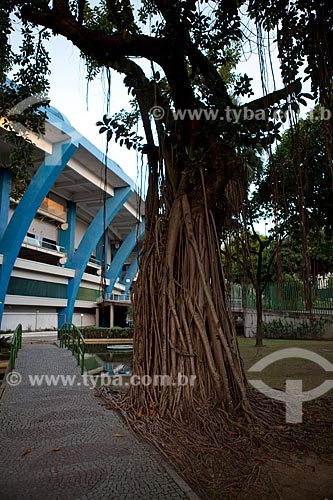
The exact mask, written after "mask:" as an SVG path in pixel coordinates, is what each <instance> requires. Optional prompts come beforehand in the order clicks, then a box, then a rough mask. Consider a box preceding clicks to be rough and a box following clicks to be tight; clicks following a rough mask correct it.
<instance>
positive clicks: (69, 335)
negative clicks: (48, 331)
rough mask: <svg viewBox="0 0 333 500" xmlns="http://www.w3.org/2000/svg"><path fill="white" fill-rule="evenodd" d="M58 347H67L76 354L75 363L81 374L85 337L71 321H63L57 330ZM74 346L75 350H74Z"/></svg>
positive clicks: (82, 370)
mask: <svg viewBox="0 0 333 500" xmlns="http://www.w3.org/2000/svg"><path fill="white" fill-rule="evenodd" d="M59 340H60V347H67V349H69V350H71V351H72V354H73V356H74V355H76V359H77V364H78V365H80V367H81V375H83V373H84V354H85V339H84V336H83V335H82V333H81V331H80V329H79V328H78V327H77V326H75V325H74V324H73V323H64V324H63V325H62V327H61V328H60V330H59ZM75 347H76V352H75Z"/></svg>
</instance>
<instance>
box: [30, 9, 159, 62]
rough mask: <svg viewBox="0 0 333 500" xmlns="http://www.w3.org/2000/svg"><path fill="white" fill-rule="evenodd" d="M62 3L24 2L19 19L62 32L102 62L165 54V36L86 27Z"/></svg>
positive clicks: (156, 56) (83, 50) (86, 52)
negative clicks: (40, 4)
mask: <svg viewBox="0 0 333 500" xmlns="http://www.w3.org/2000/svg"><path fill="white" fill-rule="evenodd" d="M66 4H67V2H66V1H65V0H58V1H57V2H56V3H55V5H54V8H53V9H52V10H51V9H50V8H48V7H46V8H44V9H43V10H39V9H36V8H34V7H32V6H30V5H27V4H25V5H23V6H22V8H21V14H22V17H23V19H26V20H27V21H30V22H32V23H33V24H36V25H42V26H44V27H46V28H49V29H51V30H52V31H54V33H57V34H59V35H62V36H64V37H65V38H67V39H68V40H70V41H72V42H73V43H74V45H76V46H77V47H78V48H79V49H80V50H82V52H84V53H85V54H86V55H89V56H92V57H94V58H95V59H96V60H97V61H98V62H99V63H100V64H103V65H106V66H108V65H109V60H110V58H113V59H115V58H122V57H126V56H127V57H130V56H141V57H145V58H147V59H152V60H154V61H156V62H157V63H158V64H161V62H162V61H163V60H164V58H165V57H166V56H169V42H168V41H167V40H166V39H165V38H154V37H150V36H147V35H133V34H129V33H126V34H114V35H106V34H104V33H102V32H101V31H98V30H95V29H94V30H90V29H88V28H86V27H85V26H81V25H80V24H79V23H78V22H77V21H76V20H75V18H74V17H73V16H72V15H71V14H70V12H69V11H68V10H67V9H66ZM67 6H68V4H67Z"/></svg>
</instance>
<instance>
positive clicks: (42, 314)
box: [1, 306, 58, 331]
mask: <svg viewBox="0 0 333 500" xmlns="http://www.w3.org/2000/svg"><path fill="white" fill-rule="evenodd" d="M37 311H38V312H37ZM19 323H21V325H22V327H23V330H30V331H35V330H48V329H53V328H57V325H58V314H57V310H56V308H52V307H28V306H11V307H10V309H9V308H7V309H6V310H5V312H4V315H3V319H2V324H1V327H2V330H15V328H16V327H17V325H18V324H19Z"/></svg>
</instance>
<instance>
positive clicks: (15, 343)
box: [9, 324, 22, 372]
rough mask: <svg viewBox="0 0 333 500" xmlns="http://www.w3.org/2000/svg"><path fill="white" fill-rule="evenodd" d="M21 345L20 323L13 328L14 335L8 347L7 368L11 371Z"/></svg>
mask: <svg viewBox="0 0 333 500" xmlns="http://www.w3.org/2000/svg"><path fill="white" fill-rule="evenodd" d="M21 347H22V325H21V324H19V325H17V327H16V328H15V332H14V335H13V337H12V343H11V348H10V358H9V370H10V371H11V372H12V371H13V370H14V368H15V361H16V358H17V354H18V352H19V350H20V349H21Z"/></svg>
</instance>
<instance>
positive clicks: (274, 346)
mask: <svg viewBox="0 0 333 500" xmlns="http://www.w3.org/2000/svg"><path fill="white" fill-rule="evenodd" d="M238 340H239V345H240V351H241V355H242V359H243V362H244V367H245V370H246V372H247V370H248V368H250V367H251V366H252V365H254V363H256V362H257V361H259V360H260V359H261V358H263V357H265V356H267V355H268V354H271V353H272V352H275V351H278V350H281V349H286V348H290V347H297V348H301V349H308V350H310V351H312V352H315V353H317V354H319V355H320V356H322V357H324V358H326V359H327V360H328V361H330V362H331V363H332V364H333V341H321V340H273V339H264V346H263V347H260V348H257V347H256V346H255V339H249V338H242V337H239V338H238ZM247 377H248V378H249V379H260V380H263V381H264V382H265V383H266V384H268V385H269V386H271V387H274V388H276V389H282V390H284V386H285V380H286V379H291V380H303V390H310V389H313V388H315V387H317V386H318V385H320V384H321V383H322V382H324V381H325V380H327V379H332V378H333V373H332V372H331V373H330V372H325V370H324V369H323V368H321V366H319V365H317V364H316V363H314V362H312V361H309V360H304V359H299V358H292V359H283V360H279V361H276V362H275V363H272V364H271V365H270V366H268V367H266V368H265V369H264V370H263V371H262V372H261V373H256V372H247ZM327 396H329V397H333V389H332V390H330V391H329V392H328V393H327Z"/></svg>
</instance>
